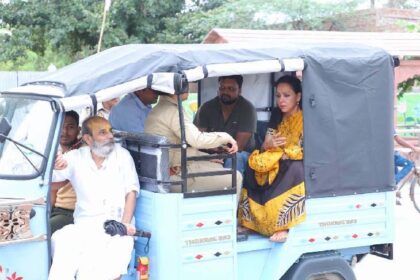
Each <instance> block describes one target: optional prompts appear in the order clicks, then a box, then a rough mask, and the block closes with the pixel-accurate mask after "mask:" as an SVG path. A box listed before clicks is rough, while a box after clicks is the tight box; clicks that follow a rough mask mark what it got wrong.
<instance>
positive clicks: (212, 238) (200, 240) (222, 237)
mask: <svg viewBox="0 0 420 280" xmlns="http://www.w3.org/2000/svg"><path fill="white" fill-rule="evenodd" d="M231 239H232V236H231V235H230V234H226V235H218V236H209V237H202V238H194V239H186V240H184V242H185V245H186V246H194V245H199V244H204V243H213V242H219V241H228V240H231Z"/></svg>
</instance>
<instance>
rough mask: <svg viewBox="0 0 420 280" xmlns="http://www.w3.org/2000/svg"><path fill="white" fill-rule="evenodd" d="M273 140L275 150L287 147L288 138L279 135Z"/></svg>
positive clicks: (274, 136)
mask: <svg viewBox="0 0 420 280" xmlns="http://www.w3.org/2000/svg"><path fill="white" fill-rule="evenodd" d="M271 140H272V145H273V148H277V147H281V146H284V145H286V137H284V136H281V135H279V134H275V135H273V137H272V138H271Z"/></svg>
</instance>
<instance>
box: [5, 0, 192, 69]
mask: <svg viewBox="0 0 420 280" xmlns="http://www.w3.org/2000/svg"><path fill="white" fill-rule="evenodd" d="M103 5H104V1H103V0H66V1H63V0H10V1H9V3H3V2H0V28H6V29H7V30H10V31H11V35H4V34H3V35H1V37H0V69H10V68H14V67H15V68H19V67H22V64H23V65H27V66H25V68H27V67H29V66H28V65H29V64H30V63H31V61H34V63H33V69H39V68H38V67H44V66H45V65H46V66H48V64H49V63H54V64H56V65H57V66H59V67H60V66H63V65H62V63H68V62H71V61H75V60H77V59H80V58H82V57H85V56H87V55H89V54H92V53H93V52H95V50H96V46H97V44H98V39H99V31H100V25H101V20H102V11H103ZM183 8H184V0H171V1H166V0H114V1H113V3H112V6H111V10H110V12H109V16H108V18H107V19H108V20H107V23H106V30H105V35H104V38H103V47H104V49H105V48H109V47H112V46H117V45H121V44H127V43H133V42H136V43H151V42H156V34H159V33H160V32H161V31H162V28H163V27H164V25H163V22H164V20H165V18H166V17H173V16H175V15H176V14H177V13H179V12H180V11H181V10H182V9H183ZM34 56H35V57H36V59H34ZM49 59H53V61H47V60H49ZM43 60H45V62H44V61H43ZM29 68H30V67H29ZM44 69H45V68H44ZM39 70H42V69H39Z"/></svg>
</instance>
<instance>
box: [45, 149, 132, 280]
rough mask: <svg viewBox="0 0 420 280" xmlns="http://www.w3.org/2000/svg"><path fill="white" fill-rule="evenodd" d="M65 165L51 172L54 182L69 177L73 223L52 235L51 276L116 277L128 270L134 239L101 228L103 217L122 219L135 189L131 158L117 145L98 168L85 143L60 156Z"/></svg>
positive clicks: (103, 279) (55, 279)
mask: <svg viewBox="0 0 420 280" xmlns="http://www.w3.org/2000/svg"><path fill="white" fill-rule="evenodd" d="M64 157H65V159H66V160H67V162H68V167H67V168H66V169H64V170H60V171H54V174H53V181H55V182H59V181H63V180H66V179H67V180H69V181H70V182H71V183H72V185H73V188H74V190H75V192H76V195H77V202H76V209H75V212H74V221H75V224H73V225H68V226H66V227H64V228H63V229H61V230H59V231H57V232H56V233H55V234H54V235H53V236H52V243H53V248H54V250H53V251H54V252H53V254H54V259H53V265H52V267H51V271H50V275H49V278H48V279H50V280H58V279H60V280H66V279H72V280H73V279H74V276H75V275H77V279H78V280H83V279H98V280H106V279H115V278H117V277H118V276H119V275H121V274H124V273H126V272H127V266H128V263H129V261H130V258H131V251H132V249H133V238H132V237H129V236H125V237H120V236H114V237H111V236H109V235H107V234H106V233H105V231H104V229H103V223H104V222H105V221H106V220H107V219H114V220H117V221H121V218H122V215H123V212H124V206H125V196H126V194H127V193H129V192H131V191H135V192H137V193H138V192H139V183H138V177H137V174H136V170H135V166H134V162H133V159H132V158H131V156H130V154H129V153H128V151H127V150H125V149H123V148H121V147H120V146H118V145H116V146H115V149H114V151H113V152H112V153H111V154H110V155H109V156H108V158H107V159H106V160H105V161H104V162H103V164H102V167H101V168H100V169H98V168H97V167H96V165H95V163H94V161H93V159H92V156H91V154H90V148H89V147H82V148H80V149H78V150H73V151H70V152H69V153H67V154H65V155H64Z"/></svg>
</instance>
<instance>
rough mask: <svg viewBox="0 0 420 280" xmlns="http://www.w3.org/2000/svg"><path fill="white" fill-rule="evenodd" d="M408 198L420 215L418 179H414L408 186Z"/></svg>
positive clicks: (419, 186) (419, 185) (419, 179)
mask: <svg viewBox="0 0 420 280" xmlns="http://www.w3.org/2000/svg"><path fill="white" fill-rule="evenodd" d="M410 198H411V200H412V201H413V204H414V207H415V208H416V210H417V211H418V212H419V213H420V177H416V178H415V179H414V180H413V181H412V182H411V186H410Z"/></svg>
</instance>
